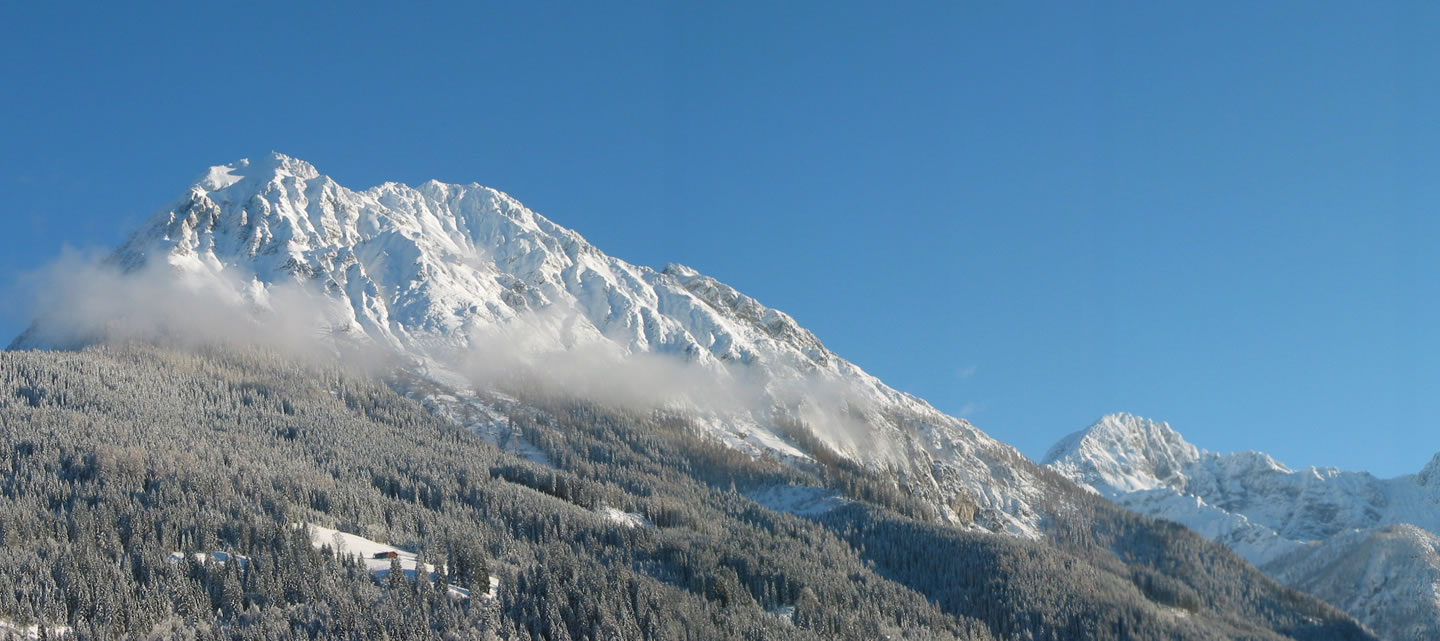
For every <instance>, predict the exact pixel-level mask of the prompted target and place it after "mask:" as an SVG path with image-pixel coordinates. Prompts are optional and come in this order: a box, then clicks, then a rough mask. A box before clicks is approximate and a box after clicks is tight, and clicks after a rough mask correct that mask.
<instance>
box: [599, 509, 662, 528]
mask: <svg viewBox="0 0 1440 641" xmlns="http://www.w3.org/2000/svg"><path fill="white" fill-rule="evenodd" d="M597 511H598V512H599V513H600V515H601V516H604V517H605V518H606V519H609V520H610V521H611V522H614V523H619V524H620V525H623V526H625V527H628V528H637V527H655V524H654V523H651V522H650V519H647V518H645V516H644V515H643V514H636V513H634V512H622V511H620V510H617V509H615V508H613V507H608V506H607V507H602V508H600V509H599V510H597Z"/></svg>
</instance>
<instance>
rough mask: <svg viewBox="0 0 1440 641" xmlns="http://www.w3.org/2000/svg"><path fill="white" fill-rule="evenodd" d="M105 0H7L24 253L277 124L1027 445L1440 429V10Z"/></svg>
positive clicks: (319, 154) (1331, 441) (1370, 440)
mask: <svg viewBox="0 0 1440 641" xmlns="http://www.w3.org/2000/svg"><path fill="white" fill-rule="evenodd" d="M97 4H98V6H91V7H87V8H83V9H82V8H78V7H76V6H66V7H61V6H59V5H61V3H8V4H6V5H5V6H4V7H3V8H0V25H4V26H3V27H0V30H3V37H0V83H3V87H0V89H3V93H4V95H5V96H6V97H5V98H4V99H3V100H0V141H3V148H0V220H3V222H4V229H5V230H6V231H5V233H4V234H3V235H0V274H3V275H4V277H5V281H6V282H13V279H14V275H15V274H18V273H22V272H24V271H26V270H33V269H36V268H38V267H39V266H41V265H43V264H45V263H46V262H47V261H49V260H51V259H53V258H54V257H55V256H56V255H57V254H58V252H59V251H60V248H61V245H62V244H69V245H71V246H74V247H80V248H108V247H111V246H113V245H115V244H117V243H118V242H119V241H120V240H121V239H122V238H123V236H124V235H125V234H126V233H128V232H129V231H130V230H131V229H132V228H134V227H135V226H137V225H138V224H139V223H140V222H141V221H142V220H143V219H144V218H145V217H146V216H147V215H148V214H150V213H151V212H153V211H154V210H156V209H158V208H159V207H161V206H162V205H164V204H165V203H166V202H168V201H169V200H170V199H171V198H174V197H175V196H177V195H178V194H179V193H180V191H181V190H182V189H183V188H184V186H185V185H186V184H188V181H190V180H191V179H192V178H194V177H195V176H196V175H198V174H199V173H200V172H201V171H202V170H203V169H204V168H205V167H207V166H209V165H212V164H220V163H224V162H229V161H232V160H235V159H238V158H241V157H247V156H255V155H258V154H263V153H265V152H268V151H271V150H275V151H281V152H284V153H287V154H290V155H293V156H297V157H300V158H304V159H306V160H309V161H311V162H312V163H314V164H315V165H316V166H317V167H319V169H320V170H321V171H322V172H324V173H327V174H330V175H331V176H334V177H335V178H336V179H337V180H338V181H340V182H341V183H342V184H345V185H347V186H351V187H356V188H362V187H366V186H369V185H373V184H377V183H380V182H384V181H387V180H395V181H401V182H409V183H418V182H421V181H424V180H427V179H430V178H438V179H441V180H445V181H451V182H471V181H478V182H481V183H483V184H486V185H490V186H494V187H496V188H499V189H502V190H504V191H507V192H509V193H511V194H513V195H515V196H516V197H517V198H519V199H520V200H521V201H523V202H525V203H526V204H527V205H529V206H530V207H532V208H534V209H536V210H537V211H539V212H541V213H543V214H545V215H547V216H548V217H550V218H551V219H553V220H555V221H557V222H559V223H561V224H564V225H566V226H569V227H572V228H575V229H576V230H578V231H580V232H581V233H582V234H584V235H585V236H586V237H587V238H589V239H590V240H591V241H592V242H594V243H595V244H596V245H598V246H599V247H600V248H602V249H604V250H605V251H606V252H608V253H610V254H613V255H616V256H619V257H621V258H624V259H626V260H629V261H631V262H635V263H639V264H645V265H651V266H657V267H658V266H660V265H663V264H664V263H666V262H682V263H686V264H689V265H691V266H693V267H696V268H697V269H700V270H701V271H704V272H706V273H709V274H711V275H713V276H716V277H717V278H720V279H721V280H724V281H726V282H728V283H730V284H732V285H735V286H736V287H738V288H739V289H741V290H742V291H745V292H747V293H750V294H752V295H754V296H755V297H756V298H758V299H760V300H761V301H763V302H765V303H767V304H770V305H772V306H775V307H778V308H780V309H783V310H785V311H787V312H790V313H791V314H792V315H793V316H795V317H796V318H797V319H798V320H799V321H800V322H801V323H802V324H803V325H805V326H807V327H809V328H811V329H813V330H814V331H815V332H816V333H817V334H818V335H819V336H820V337H821V339H822V340H824V341H825V342H826V343H827V345H828V346H830V347H831V348H832V349H834V350H835V351H837V352H839V353H840V354H842V355H844V356H845V357H847V358H849V359H850V360H853V361H855V362H856V363H858V364H860V365H861V366H862V367H864V368H866V369H867V370H869V371H870V372H872V373H874V374H876V375H878V376H880V377H881V378H882V379H884V380H886V381H887V382H889V383H890V384H891V385H893V386H895V387H897V388H899V389H902V390H905V391H909V392H912V393H914V394H917V395H919V396H921V397H923V398H925V399H927V400H929V401H931V402H932V403H933V404H935V405H936V406H937V407H939V408H941V409H942V410H946V411H949V412H951V413H954V414H959V415H963V416H966V417H969V418H971V419H972V420H973V421H974V422H975V423H976V424H977V425H978V426H980V427H981V428H983V429H985V430H986V431H988V432H989V433H991V434H992V435H994V436H996V437H998V438H1001V439H1003V440H1006V441H1008V442H1011V443H1013V444H1015V445H1016V446H1017V447H1019V448H1020V449H1021V450H1022V451H1024V452H1025V453H1026V454H1029V455H1030V456H1032V457H1037V458H1038V457H1039V456H1040V455H1042V454H1043V453H1044V450H1045V449H1046V448H1047V447H1048V446H1049V445H1050V444H1051V443H1053V442H1054V441H1055V440H1057V439H1058V438H1060V437H1061V436H1063V435H1064V434H1066V433H1068V432H1070V431H1073V430H1075V429H1079V428H1081V427H1083V426H1085V425H1086V424H1088V423H1089V422H1090V421H1091V420H1093V419H1095V418H1097V417H1099V416H1100V415H1102V414H1104V413H1108V412H1113V411H1128V412H1132V413H1136V414H1142V415H1146V416H1150V417H1153V418H1157V419H1162V420H1168V421H1170V422H1171V423H1172V424H1173V425H1174V426H1175V427H1176V428H1177V429H1180V430H1181V431H1182V432H1183V433H1185V434H1186V436H1187V437H1188V438H1189V439H1190V440H1191V441H1193V442H1195V443H1196V444H1198V445H1200V446H1202V447H1206V448H1208V449H1212V450H1218V451H1231V450H1239V449H1260V450H1265V451H1268V452H1270V453H1272V454H1274V455H1275V456H1276V457H1277V458H1279V459H1280V460H1282V461H1284V462H1286V463H1288V464H1290V465H1292V466H1301V465H1311V464H1315V465H1335V466H1340V467H1345V468H1358V469H1368V470H1372V471H1374V472H1376V473H1377V474H1379V475H1381V476H1391V475H1398V474H1403V473H1409V472H1414V471H1416V470H1418V469H1419V468H1420V466H1422V465H1423V464H1424V463H1425V462H1426V461H1427V460H1429V458H1430V456H1431V455H1432V454H1434V453H1435V452H1436V451H1437V450H1440V430H1437V421H1436V417H1437V416H1440V365H1437V362H1440V337H1437V332H1436V329H1435V328H1437V327H1440V322H1437V321H1440V255H1437V252H1440V250H1437V248H1440V222H1437V220H1436V216H1435V215H1434V214H1435V209H1436V204H1437V203H1440V193H1437V192H1440V182H1437V181H1436V180H1435V176H1436V175H1437V169H1440V124H1437V123H1440V119H1437V118H1436V117H1435V114H1437V113H1440V89H1437V87H1440V82H1437V80H1440V78H1437V72H1440V48H1437V47H1436V46H1435V45H1434V44H1433V35H1434V34H1435V33H1440V15H1437V12H1440V9H1437V7H1440V5H1434V4H1425V3H1414V4H1406V3H1385V6H1383V7H1382V6H1371V5H1372V4H1378V3H1319V2H1295V3H1290V2H1267V3H1239V2H1235V3H1226V2H1221V3H1205V6H1199V5H1198V4H1197V3H1141V2H1133V3H1131V2H1126V3H1103V4H1096V5H1088V6H1087V5H1082V4H1081V3H1071V2H1064V3H1058V2H1057V3H989V2H976V3H934V4H903V5H899V6H896V5H893V4H885V3H774V4H781V5H783V6H778V7H777V6H770V5H771V4H772V3H741V2H735V3H723V6H711V7H698V8H697V7H682V6H679V5H680V4H681V3H669V4H661V3H655V4H636V3H626V4H619V5H610V4H605V6H603V7H602V6H601V4H602V3H575V4H576V5H578V7H577V6H571V5H568V4H562V3H548V2H542V3H467V5H468V6H467V7H466V8H464V9H454V8H446V7H439V6H410V5H406V6H395V7H389V8H378V7H377V8H369V9H356V8H354V7H356V6H358V5H353V4H348V3H347V4H343V5H342V4H330V3H283V4H272V5H266V4H265V3H223V4H222V3H185V4H175V5H171V6H164V5H162V4H160V3H153V4H152V3H139V4H137V5H136V6H125V5H126V4H127V3H107V4H99V3H97ZM31 5H33V6H31ZM112 5H113V6H112ZM522 5H523V6H522ZM717 5H718V3H717ZM1159 5H1166V6H1159ZM11 300H12V301H14V300H15V299H14V298H13V294H12V295H11ZM5 307H6V308H8V309H10V310H15V309H18V308H19V307H20V305H19V304H18V303H17V304H11V305H6V306H5ZM23 324H24V319H23V317H22V315H21V314H20V313H16V312H14V311H12V312H11V313H10V314H8V315H4V316H0V333H3V334H5V335H7V336H8V335H12V334H14V333H16V332H18V331H19V329H20V328H21V327H22V325H23Z"/></svg>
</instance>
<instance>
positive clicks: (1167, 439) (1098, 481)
mask: <svg viewBox="0 0 1440 641" xmlns="http://www.w3.org/2000/svg"><path fill="white" fill-rule="evenodd" d="M1202 454H1203V452H1202V451H1201V450H1199V449H1198V448H1196V447H1195V446H1194V445H1191V444H1190V443H1188V442H1186V441H1185V439H1184V438H1183V437H1181V436H1180V433H1179V432H1176V431H1175V430H1173V429H1171V428H1170V425H1169V424H1167V423H1164V422H1159V421H1152V420H1150V419H1147V418H1142V417H1138V416H1133V415H1130V414H1123V413H1121V414H1110V415H1108V416H1105V417H1102V418H1101V419H1100V420H1099V421H1096V422H1095V423H1094V424H1093V425H1091V426H1090V427H1087V428H1085V429H1083V430H1080V431H1079V432H1075V433H1073V434H1071V435H1069V436H1067V437H1065V438H1064V439H1061V440H1060V442H1059V443H1057V444H1056V445H1055V446H1054V447H1052V448H1050V451H1049V452H1047V453H1046V454H1045V458H1044V459H1043V461H1042V462H1043V464H1046V465H1050V466H1051V467H1055V468H1056V469H1059V470H1060V471H1061V472H1062V473H1064V474H1066V475H1068V476H1072V477H1075V478H1084V479H1086V482H1087V483H1088V484H1090V485H1092V486H1094V487H1095V488H1096V489H1097V490H1101V491H1102V493H1104V492H1106V491H1107V490H1114V491H1120V492H1134V491H1139V490H1152V489H1157V488H1165V487H1184V485H1185V482H1186V478H1185V477H1184V476H1183V474H1182V470H1183V469H1184V467H1185V466H1186V465H1188V464H1189V463H1191V462H1194V461H1196V460H1199V459H1200V457H1201V455H1202ZM1101 486H1104V487H1101Z"/></svg>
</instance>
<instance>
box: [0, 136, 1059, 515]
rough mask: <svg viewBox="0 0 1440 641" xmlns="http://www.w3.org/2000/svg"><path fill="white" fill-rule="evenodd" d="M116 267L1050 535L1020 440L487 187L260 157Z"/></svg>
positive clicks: (202, 186)
mask: <svg viewBox="0 0 1440 641" xmlns="http://www.w3.org/2000/svg"><path fill="white" fill-rule="evenodd" d="M109 262H110V263H111V264H112V265H116V266H119V267H120V268H121V271H123V272H124V273H125V274H127V275H130V276H137V277H138V276H140V275H148V276H147V277H151V278H170V277H172V276H171V275H173V274H179V275H180V276H181V277H182V279H183V280H185V281H186V282H187V283H190V284H194V283H197V282H198V283H202V284H203V286H202V287H200V288H199V289H203V290H205V291H215V290H222V293H223V296H220V297H219V298H220V299H223V300H225V301H240V302H241V303H242V307H243V309H241V310H239V313H241V314H246V313H251V312H250V310H254V309H258V310H262V311H263V310H271V311H275V310H279V307H281V306H283V305H277V303H276V302H275V301H277V300H281V301H286V302H287V303H293V302H295V301H296V300H298V299H300V298H303V299H304V301H305V302H303V303H301V305H300V306H302V307H306V308H308V307H318V312H319V313H322V314H323V315H324V318H323V322H322V323H321V327H320V329H318V330H317V329H314V328H308V329H303V330H302V331H303V332H304V335H303V336H302V338H304V339H306V340H308V341H309V342H315V341H314V339H315V337H317V336H318V337H325V338H327V343H328V341H329V340H331V339H333V340H335V341H339V340H342V338H344V337H348V338H353V339H354V340H356V341H358V342H362V343H364V345H366V346H367V347H374V346H379V347H381V348H383V349H384V350H385V351H387V352H388V353H392V354H396V353H398V354H400V355H401V356H403V357H404V360H405V361H406V362H410V363H416V364H417V365H416V367H417V368H421V369H423V372H420V373H421V375H424V376H427V377H430V378H432V380H434V381H436V382H440V381H441V379H443V380H444V381H445V383H444V384H445V385H447V386H453V385H455V384H457V383H456V381H472V382H474V381H480V382H479V383H477V384H476V389H477V390H479V389H482V386H483V385H488V384H491V383H494V381H496V380H499V379H501V378H505V377H511V378H513V377H514V376H516V375H517V374H518V375H521V376H526V375H528V376H530V377H532V378H534V379H536V380H543V381H545V382H546V384H553V385H563V386H565V389H564V390H563V391H565V392H567V393H577V394H579V395H582V396H589V397H592V398H596V399H603V400H604V401H605V402H611V403H633V402H638V401H637V399H639V400H643V401H644V402H645V403H647V404H649V406H650V407H655V406H658V405H664V406H667V407H676V406H679V407H680V408H681V409H684V410H686V411H690V412H693V415H694V416H695V422H696V424H697V425H698V426H699V427H700V428H702V429H706V430H709V431H710V432H711V433H712V435H713V436H715V437H716V438H718V439H720V440H721V441H723V442H726V443H729V444H731V445H733V446H734V447H736V448H738V449H741V450H744V451H748V452H751V453H756V454H759V453H771V454H777V455H779V456H782V457H799V458H804V457H805V456H806V454H805V452H804V451H802V450H801V449H799V448H798V447H797V440H796V438H795V437H793V436H787V430H791V429H793V427H792V426H793V425H794V424H795V421H796V420H798V421H799V422H800V423H801V424H803V425H804V426H808V428H809V429H811V430H812V431H813V433H814V434H813V436H814V437H815V438H817V439H818V440H819V441H820V442H821V443H823V444H824V445H825V446H826V447H828V448H829V449H831V450H833V451H834V452H836V453H838V454H840V455H841V456H846V457H849V458H852V459H853V460H855V461H857V462H861V463H863V464H866V465H870V466H874V467H875V468H878V469H884V470H888V471H891V472H894V473H895V474H896V475H897V478H904V479H906V483H907V484H908V487H910V488H911V489H912V490H913V491H915V492H919V493H922V494H924V495H926V496H927V498H928V499H930V500H932V501H933V502H934V504H935V505H937V506H943V508H942V511H943V510H951V512H950V513H952V514H960V513H965V514H969V513H970V512H972V510H969V509H966V510H962V511H958V512H957V511H954V510H953V509H952V508H951V507H950V506H952V505H959V504H966V503H967V502H968V501H973V502H974V504H975V508H976V509H975V510H973V512H974V513H975V514H976V515H977V516H976V520H977V521H978V522H979V523H980V524H981V527H985V528H988V529H992V530H995V531H1006V532H1012V533H1016V534H1020V535H1024V536H1038V534H1039V529H1038V524H1039V523H1040V521H1041V519H1042V518H1043V516H1042V515H1041V514H1039V513H1038V512H1037V511H1036V508H1034V507H1032V506H1034V505H1037V504H1039V503H1040V502H1041V500H1042V489H1041V488H1042V487H1043V483H1042V482H1041V481H1040V480H1039V477H1038V476H1037V473H1038V470H1033V469H1031V468H1030V467H1029V463H1028V461H1025V460H1024V458H1023V457H1022V456H1021V455H1020V454H1019V453H1018V452H1016V451H1015V450H1014V448H1011V447H1010V446H1008V445H1005V444H1003V443H1000V442H999V441H995V440H994V439H992V438H990V437H989V436H987V435H985V434H984V433H982V432H980V431H979V430H977V429H975V428H974V427H972V426H971V425H969V424H968V423H966V422H965V421H963V420H960V419H956V418H954V417H950V416H946V415H944V414H941V413H940V412H938V411H936V410H935V409H934V408H933V407H931V406H930V405H928V404H926V403H925V402H924V401H922V400H920V399H918V398H915V397H913V396H910V395H908V394H904V393H901V392H898V391H896V390H894V389H891V388H890V387H888V386H886V385H885V384H884V383H883V382H881V381H879V380H878V379H876V378H875V377H873V376H871V375H869V374H867V373H866V372H864V371H863V370H861V369H860V368H859V367H857V366H856V365H854V364H852V363H850V362H848V361H845V360H844V359H842V358H840V357H839V356H837V355H835V354H834V353H832V352H830V351H829V350H828V349H826V348H825V346H824V345H823V344H822V343H821V342H820V340H819V339H818V338H817V337H816V336H815V335H814V334H813V333H811V332H810V331H808V330H806V329H804V328H803V327H800V325H799V324H798V323H796V322H795V320H794V319H793V318H791V317H790V316H789V315H787V314H785V313H784V312H781V311H779V310H776V309H773V308H770V307H767V306H765V305H763V304H761V303H760V302H759V301H756V300H755V299H753V298H751V297H749V296H746V295H745V294H742V293H741V292H739V291H738V290H736V289H735V288H733V287H730V286H729V285H726V284H724V283H722V282H720V281H718V280H716V279H714V278H711V277H708V276H705V275H703V274H701V273H700V272H699V271H697V270H695V269H691V268H689V267H684V266H681V265H670V266H668V267H667V268H666V269H665V270H664V271H656V270H654V269H651V268H649V267H644V266H637V265H632V264H630V263H628V262H625V261H623V260H621V259H618V258H615V257H612V256H608V255H606V254H604V253H603V252H601V251H600V250H599V249H597V248H595V247H594V246H592V245H591V244H590V243H588V242H587V241H586V240H585V239H584V238H582V237H581V236H580V234H578V233H576V232H575V231H572V230H570V229H567V228H565V227H562V226H560V225H557V224H556V223H554V222H552V221H550V220H548V219H546V218H545V217H544V216H541V215H539V214H537V213H535V212H533V211H531V210H529V209H528V208H526V207H525V206H524V205H522V204H521V203H520V202H518V201H517V200H515V199H514V198H512V197H510V196H509V195H507V194H505V193H503V192H500V191H497V190H495V189H491V188H488V187H483V186H481V185H479V184H476V183H471V184H468V185H463V184H447V183H442V182H439V181H433V180H432V181H428V182H424V183H421V184H419V185H417V186H410V185H405V184H400V183H393V182H391V183H384V184H381V185H378V186H375V187H370V188H368V189H364V190H359V191H357V190H352V189H348V188H346V187H344V186H342V185H340V184H338V183H337V182H336V181H334V180H332V179H330V178H329V177H327V176H325V175H323V174H321V173H320V172H319V171H317V170H316V168H315V167H314V166H312V165H310V164H309V163H306V162H304V161H301V160H298V159H295V158H291V157H289V156H285V155H283V154H270V155H268V156H265V157H262V158H258V159H253V160H242V161H238V162H234V163H230V164H226V165H221V166H217V167H214V168H211V169H210V170H208V171H207V172H206V173H204V174H203V175H202V176H200V177H199V178H198V179H197V180H196V181H195V183H194V184H192V185H191V186H190V187H189V188H188V189H187V190H186V191H185V192H184V193H183V195H182V196H181V197H180V198H179V199H177V200H176V201H174V202H173V203H172V204H171V205H170V206H168V207H166V208H165V209H163V210H161V211H160V212H158V213H157V214H155V215H154V216H153V217H152V218H151V219H150V220H149V221H148V222H146V223H145V224H144V225H143V226H142V227H141V228H140V229H139V230H137V231H136V232H135V233H134V234H132V235H131V236H130V237H129V238H128V239H127V240H126V242H125V243H124V244H122V245H121V247H119V248H118V249H117V250H116V251H115V253H114V254H113V255H112V257H111V258H110V261H109ZM156 266H159V267H162V268H163V269H158V270H157V269H154V267H156ZM147 268H148V269H147ZM154 289H155V287H152V288H151V290H152V291H153V290H154ZM297 292H298V293H297ZM161 298H164V295H163V294H162V295H161ZM212 298H213V297H212ZM316 299H318V300H319V301H321V303H322V304H320V305H314V304H313V300H316ZM231 304H233V303H231ZM117 306H123V301H122V302H121V303H119V304H117ZM280 311H283V310H280ZM147 318H148V317H147ZM306 322H307V323H308V322H309V320H308V319H307V321H306ZM264 324H265V323H258V325H264ZM190 325H195V323H193V322H191V320H190V318H189V317H188V316H187V317H184V318H180V319H178V320H177V321H175V322H171V323H169V324H167V327H172V326H173V327H182V328H184V327H187V326H190ZM55 327H60V324H57V323H51V324H47V323H46V322H45V321H44V319H37V323H36V324H35V326H34V329H33V331H30V332H27V333H26V334H25V335H24V336H22V337H21V338H19V339H17V341H16V343H15V344H13V345H12V347H20V348H23V347H35V346H45V345H47V344H64V343H65V341H64V340H63V337H61V336H56V335H52V334H50V333H49V332H48V331H47V330H49V329H52V328H55ZM66 329H68V328H66ZM98 335H108V334H107V333H105V332H100V333H98ZM506 380H509V379H506ZM576 390H579V391H578V392H577V391H576ZM471 391H474V390H471ZM461 392H464V390H461ZM462 395H463V394H462ZM962 496H963V497H966V499H967V500H966V501H958V502H957V499H959V498H960V497H962Z"/></svg>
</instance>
